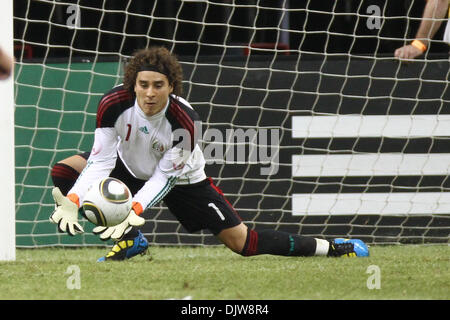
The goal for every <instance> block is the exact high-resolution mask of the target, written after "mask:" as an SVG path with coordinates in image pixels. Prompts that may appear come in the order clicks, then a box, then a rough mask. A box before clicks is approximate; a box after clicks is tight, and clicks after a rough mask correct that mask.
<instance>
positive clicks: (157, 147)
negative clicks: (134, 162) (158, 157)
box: [152, 140, 165, 153]
mask: <svg viewBox="0 0 450 320" xmlns="http://www.w3.org/2000/svg"><path fill="white" fill-rule="evenodd" d="M152 149H153V150H155V151H158V152H161V153H163V152H164V151H165V148H164V145H163V144H162V143H161V142H159V141H158V140H156V141H155V142H153V143H152Z"/></svg>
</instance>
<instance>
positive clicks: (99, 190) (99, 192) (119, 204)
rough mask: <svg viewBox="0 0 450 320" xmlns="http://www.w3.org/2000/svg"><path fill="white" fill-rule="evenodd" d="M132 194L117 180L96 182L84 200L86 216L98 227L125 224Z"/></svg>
mask: <svg viewBox="0 0 450 320" xmlns="http://www.w3.org/2000/svg"><path fill="white" fill-rule="evenodd" d="M132 198H133V196H132V194H131V192H130V189H128V187H127V186H126V184H125V183H123V182H122V181H120V180H118V179H116V178H111V177H108V178H104V179H100V180H98V181H96V182H94V183H93V184H92V185H91V186H90V187H89V189H88V191H87V193H86V195H85V197H84V199H83V204H82V207H83V211H84V213H83V214H84V216H85V218H86V219H88V220H89V221H90V222H92V223H93V224H95V225H97V226H104V227H113V226H115V225H118V224H119V223H121V222H123V221H124V220H125V218H126V217H127V216H128V214H129V213H130V210H131V205H132V204H131V202H132Z"/></svg>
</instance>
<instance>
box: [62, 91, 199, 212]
mask: <svg viewBox="0 0 450 320" xmlns="http://www.w3.org/2000/svg"><path fill="white" fill-rule="evenodd" d="M96 121H97V125H96V129H95V137H94V145H93V147H92V150H91V154H90V157H89V159H88V161H87V165H86V167H85V169H84V170H83V172H82V173H81V174H80V176H79V178H78V180H77V181H76V183H75V185H74V186H73V188H72V189H71V190H70V191H69V194H70V193H75V194H76V195H77V196H78V197H79V201H80V203H82V201H83V197H84V194H85V193H86V191H87V189H88V188H89V186H90V185H91V184H92V183H93V182H94V181H96V180H97V179H100V178H104V177H107V176H108V175H109V174H110V173H111V171H112V170H113V169H114V167H115V164H116V159H117V156H119V157H120V158H121V160H122V162H123V163H124V165H125V166H126V167H127V169H128V170H129V171H130V173H131V174H132V175H134V176H135V177H136V178H138V179H141V180H144V181H147V182H146V183H145V184H144V186H143V187H142V188H141V189H140V190H139V191H138V192H137V193H136V194H135V195H134V198H133V201H136V202H139V203H140V204H141V205H142V208H143V209H145V208H147V207H151V206H153V205H154V204H157V203H158V202H159V201H160V200H162V199H163V198H164V196H165V195H166V194H167V193H168V192H169V191H170V189H171V188H172V187H173V186H174V185H175V184H192V183H196V182H199V181H202V180H204V179H205V178H206V175H205V172H204V167H205V159H204V156H203V153H202V151H201V149H200V147H199V145H198V144H197V143H196V140H197V136H196V135H197V132H198V131H199V130H197V129H198V128H199V127H198V126H199V125H201V124H200V123H201V122H200V120H199V116H198V114H197V113H196V112H195V111H194V110H193V108H192V107H191V105H190V104H189V103H188V102H187V101H186V100H184V99H183V98H180V97H176V96H174V95H170V96H169V99H168V102H167V105H166V107H165V108H164V109H163V110H162V111H161V112H159V113H157V114H155V115H153V116H151V117H149V116H146V115H145V114H144V112H143V111H142V110H141V108H140V107H139V106H138V104H137V101H136V98H135V96H134V95H133V94H131V93H130V92H128V91H127V90H125V89H124V87H123V85H119V86H117V87H115V88H113V89H112V90H111V91H110V92H108V93H106V94H105V95H104V96H103V98H102V99H101V100H100V103H99V105H98V110H97V120H96Z"/></svg>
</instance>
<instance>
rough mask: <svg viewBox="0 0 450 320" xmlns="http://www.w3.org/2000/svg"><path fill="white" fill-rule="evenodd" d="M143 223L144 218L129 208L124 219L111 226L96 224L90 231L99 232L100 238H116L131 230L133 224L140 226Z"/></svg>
mask: <svg viewBox="0 0 450 320" xmlns="http://www.w3.org/2000/svg"><path fill="white" fill-rule="evenodd" d="M144 223H145V219H144V218H142V217H139V216H138V215H137V214H136V213H135V211H134V210H133V209H131V210H130V213H129V214H128V216H127V217H126V218H125V220H124V221H122V222H121V223H119V224H118V225H116V226H113V227H103V226H98V227H95V228H94V229H93V230H92V232H93V233H95V234H100V239H102V240H108V239H110V238H111V239H113V240H118V239H121V238H122V237H123V236H124V235H125V234H126V233H127V232H128V231H130V230H131V227H133V226H136V227H137V226H142V225H143V224H144Z"/></svg>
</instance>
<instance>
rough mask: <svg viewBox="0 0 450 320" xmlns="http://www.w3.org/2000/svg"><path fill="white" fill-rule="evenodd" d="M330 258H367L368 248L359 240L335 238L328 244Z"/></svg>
mask: <svg viewBox="0 0 450 320" xmlns="http://www.w3.org/2000/svg"><path fill="white" fill-rule="evenodd" d="M328 256H330V257H341V256H345V257H368V256H369V248H368V247H367V245H366V244H365V243H364V242H363V241H362V240H359V239H343V238H336V239H334V240H333V241H331V242H330V249H329V251H328Z"/></svg>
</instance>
